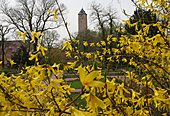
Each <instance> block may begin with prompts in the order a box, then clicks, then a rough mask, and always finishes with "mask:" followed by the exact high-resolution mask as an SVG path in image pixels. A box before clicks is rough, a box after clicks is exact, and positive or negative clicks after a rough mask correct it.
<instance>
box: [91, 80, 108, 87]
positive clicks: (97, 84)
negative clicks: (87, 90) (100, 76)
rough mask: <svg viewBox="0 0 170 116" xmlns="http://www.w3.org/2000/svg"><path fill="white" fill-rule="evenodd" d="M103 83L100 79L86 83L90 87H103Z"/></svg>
mask: <svg viewBox="0 0 170 116" xmlns="http://www.w3.org/2000/svg"><path fill="white" fill-rule="evenodd" d="M104 85H105V84H104V83H103V82H101V81H92V82H90V83H89V84H88V86H91V87H103V86H104Z"/></svg>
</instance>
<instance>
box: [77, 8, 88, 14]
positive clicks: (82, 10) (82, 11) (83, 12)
mask: <svg viewBox="0 0 170 116" xmlns="http://www.w3.org/2000/svg"><path fill="white" fill-rule="evenodd" d="M83 14H85V15H87V14H86V12H85V11H84V9H83V8H82V9H81V11H80V12H79V13H78V15H83Z"/></svg>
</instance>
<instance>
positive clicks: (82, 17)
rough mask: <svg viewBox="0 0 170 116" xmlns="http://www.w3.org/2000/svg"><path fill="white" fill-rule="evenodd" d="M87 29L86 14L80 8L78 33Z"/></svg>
mask: <svg viewBox="0 0 170 116" xmlns="http://www.w3.org/2000/svg"><path fill="white" fill-rule="evenodd" d="M86 31H87V14H86V12H85V11H84V9H83V8H82V9H81V11H80V12H79V13H78V33H79V34H83V33H85V32H86Z"/></svg>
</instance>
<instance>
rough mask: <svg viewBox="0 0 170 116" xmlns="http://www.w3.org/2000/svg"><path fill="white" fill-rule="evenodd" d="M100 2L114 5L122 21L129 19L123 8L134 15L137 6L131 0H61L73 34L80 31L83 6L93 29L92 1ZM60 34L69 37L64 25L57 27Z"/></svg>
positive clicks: (11, 1)
mask: <svg viewBox="0 0 170 116" xmlns="http://www.w3.org/2000/svg"><path fill="white" fill-rule="evenodd" d="M8 1H10V3H11V4H14V3H15V2H14V1H15V0H8ZM93 1H95V2H96V3H100V4H101V5H102V6H103V7H107V6H112V7H113V9H115V10H116V11H117V16H118V20H119V21H122V20H125V19H127V17H126V16H125V15H124V14H123V12H122V11H123V9H124V10H125V11H126V13H127V14H129V15H132V14H133V12H134V10H135V7H134V5H133V3H132V2H131V0H59V3H64V5H65V6H66V7H67V14H66V15H65V18H66V21H67V23H68V26H69V30H70V32H71V34H74V33H76V32H78V13H79V12H80V10H81V9H82V8H83V9H84V10H85V12H86V13H87V18H88V28H89V29H93V28H94V25H93V24H92V23H91V22H90V18H89V15H90V10H89V8H90V5H91V4H92V2H93ZM57 31H58V33H59V34H60V40H61V39H63V38H68V34H67V32H66V29H65V28H64V27H61V28H59V29H57Z"/></svg>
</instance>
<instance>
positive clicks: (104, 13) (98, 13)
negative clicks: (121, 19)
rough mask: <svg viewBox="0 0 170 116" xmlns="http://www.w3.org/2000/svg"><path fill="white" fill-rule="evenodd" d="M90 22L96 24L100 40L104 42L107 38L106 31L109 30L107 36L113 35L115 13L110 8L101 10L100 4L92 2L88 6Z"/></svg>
mask: <svg viewBox="0 0 170 116" xmlns="http://www.w3.org/2000/svg"><path fill="white" fill-rule="evenodd" d="M90 10H91V14H90V17H91V20H92V22H93V23H94V22H95V23H96V25H97V26H98V27H99V31H100V32H101V37H102V40H105V38H106V36H107V29H108V28H109V34H113V28H114V24H115V21H114V20H116V19H117V17H116V11H115V10H113V8H112V7H111V6H109V7H107V8H103V7H102V5H101V4H98V3H96V2H93V3H92V4H91V6H90Z"/></svg>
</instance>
